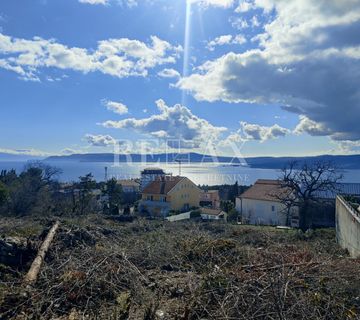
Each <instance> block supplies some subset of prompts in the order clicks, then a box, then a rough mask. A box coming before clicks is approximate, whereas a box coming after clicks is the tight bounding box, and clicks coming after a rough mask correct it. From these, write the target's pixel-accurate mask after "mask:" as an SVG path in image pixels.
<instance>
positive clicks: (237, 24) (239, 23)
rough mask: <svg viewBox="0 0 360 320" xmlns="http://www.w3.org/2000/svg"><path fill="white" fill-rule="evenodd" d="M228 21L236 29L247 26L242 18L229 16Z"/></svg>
mask: <svg viewBox="0 0 360 320" xmlns="http://www.w3.org/2000/svg"><path fill="white" fill-rule="evenodd" d="M229 22H230V23H231V26H232V27H233V28H235V29H237V30H242V29H247V28H249V23H248V22H247V20H245V19H243V18H239V17H230V19H229Z"/></svg>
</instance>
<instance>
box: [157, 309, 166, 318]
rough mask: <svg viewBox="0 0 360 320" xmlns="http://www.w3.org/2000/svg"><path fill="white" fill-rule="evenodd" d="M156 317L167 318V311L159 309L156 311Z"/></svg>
mask: <svg viewBox="0 0 360 320" xmlns="http://www.w3.org/2000/svg"><path fill="white" fill-rule="evenodd" d="M155 315H156V318H157V319H164V318H165V312H164V311H162V310H157V311H156V312H155Z"/></svg>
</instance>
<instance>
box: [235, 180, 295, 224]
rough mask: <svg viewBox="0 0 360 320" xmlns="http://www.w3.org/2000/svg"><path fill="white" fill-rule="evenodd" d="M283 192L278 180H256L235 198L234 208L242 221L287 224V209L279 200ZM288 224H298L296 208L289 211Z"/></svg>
mask: <svg viewBox="0 0 360 320" xmlns="http://www.w3.org/2000/svg"><path fill="white" fill-rule="evenodd" d="M282 192H284V189H282V188H281V185H280V182H279V181H278V180H257V181H256V182H255V184H254V185H253V186H252V187H250V188H249V189H248V190H246V191H245V192H244V193H243V194H241V195H240V196H239V197H237V198H236V210H237V211H238V212H239V213H240V215H241V217H242V220H243V222H245V223H249V224H256V225H277V226H286V225H287V214H286V212H287V210H286V207H285V206H284V205H283V204H282V203H281V201H280V200H279V197H278V196H279V195H280V194H281V193H282ZM289 224H290V225H291V226H293V227H296V226H298V224H299V216H298V209H297V208H293V209H292V210H291V213H290V218H289Z"/></svg>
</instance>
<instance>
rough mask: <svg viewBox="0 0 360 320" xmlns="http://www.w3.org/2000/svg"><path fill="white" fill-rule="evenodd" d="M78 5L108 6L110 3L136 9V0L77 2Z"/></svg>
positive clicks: (88, 0)
mask: <svg viewBox="0 0 360 320" xmlns="http://www.w3.org/2000/svg"><path fill="white" fill-rule="evenodd" d="M79 2H80V3H85V4H93V5H98V4H100V5H109V4H110V3H111V2H115V3H116V4H119V5H122V6H123V5H126V6H128V7H129V8H132V7H136V6H137V5H138V1H137V0H79Z"/></svg>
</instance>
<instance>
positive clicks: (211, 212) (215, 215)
mask: <svg viewBox="0 0 360 320" xmlns="http://www.w3.org/2000/svg"><path fill="white" fill-rule="evenodd" d="M200 211H201V219H203V220H223V221H226V220H227V213H226V212H225V211H222V210H220V209H211V208H201V209H200Z"/></svg>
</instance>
